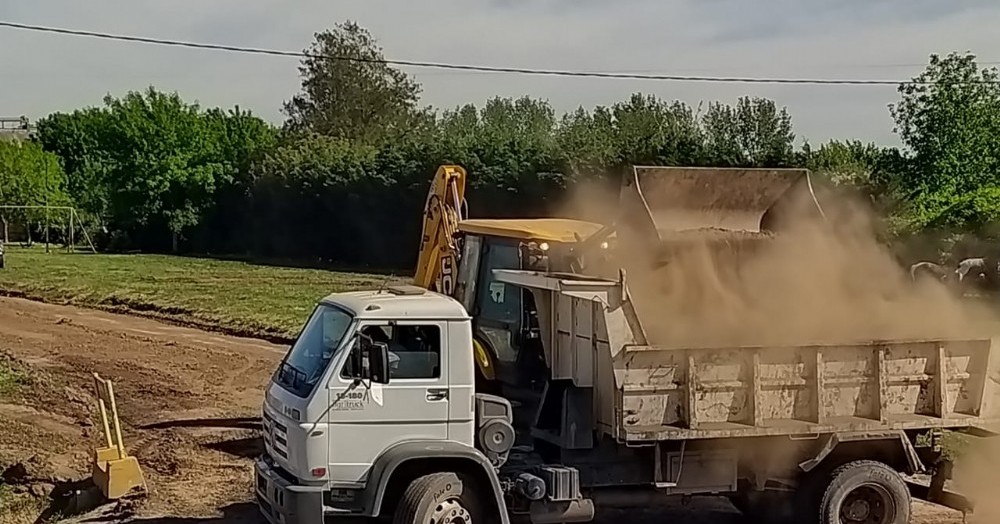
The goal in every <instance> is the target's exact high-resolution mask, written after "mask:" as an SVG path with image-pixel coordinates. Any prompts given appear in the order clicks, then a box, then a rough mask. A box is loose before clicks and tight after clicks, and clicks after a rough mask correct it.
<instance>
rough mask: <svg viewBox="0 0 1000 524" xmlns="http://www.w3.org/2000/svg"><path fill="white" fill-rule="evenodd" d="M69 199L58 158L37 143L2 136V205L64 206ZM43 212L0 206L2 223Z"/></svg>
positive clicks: (0, 156) (0, 183) (0, 171)
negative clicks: (0, 207) (7, 138)
mask: <svg viewBox="0 0 1000 524" xmlns="http://www.w3.org/2000/svg"><path fill="white" fill-rule="evenodd" d="M69 202H70V198H69V195H67V193H66V175H65V174H64V173H63V170H62V167H61V166H60V165H59V157H57V156H56V155H54V154H52V153H48V152H45V151H44V150H42V147H41V146H39V145H38V144H36V143H34V142H28V141H21V140H4V139H0V205H7V206H44V205H49V206H65V205H68V204H69ZM44 215H45V211H43V210H37V209H35V210H33V209H0V222H4V223H6V222H7V221H8V219H10V218H17V219H21V220H24V219H27V220H39V219H41V217H42V216H44ZM2 227H3V225H0V240H2V239H3V237H2V235H3V229H2Z"/></svg>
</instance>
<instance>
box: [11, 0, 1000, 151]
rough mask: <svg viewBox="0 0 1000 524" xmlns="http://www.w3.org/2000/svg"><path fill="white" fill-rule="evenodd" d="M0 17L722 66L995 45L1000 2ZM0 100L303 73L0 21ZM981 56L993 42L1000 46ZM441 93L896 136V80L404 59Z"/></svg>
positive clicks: (305, 8) (654, 3) (87, 11)
mask: <svg viewBox="0 0 1000 524" xmlns="http://www.w3.org/2000/svg"><path fill="white" fill-rule="evenodd" d="M0 19H2V20H8V21H16V22H23V23H31V24H39V25H51V26H61V27H71V28H79V29H89V30H97V31H107V32H114V33H122V34H137V35H143V36H153V37H163V38H174V39H188V40H197V41H205V42H213V43H232V44H241V45H248V46H257V47H270V48H278V49H291V50H301V49H304V48H306V47H307V46H308V45H309V43H310V41H311V39H312V35H313V33H315V32H317V31H321V30H323V29H325V28H327V27H330V26H331V25H333V24H334V23H337V22H340V21H343V20H345V19H353V20H356V21H357V22H358V23H360V24H361V25H363V26H365V27H367V28H368V29H369V30H370V31H372V33H373V34H374V35H375V36H376V37H377V38H378V39H379V41H380V43H381V44H382V46H383V47H384V49H385V52H386V54H387V56H389V57H392V58H400V59H411V60H431V61H441V62H456V63H475V64H489V65H501V66H523V67H534V68H560V69H586V70H606V71H626V72H631V71H634V72H658V73H671V74H696V75H711V76H721V75H725V76H782V77H830V78H834V77H839V78H890V79H901V78H909V77H912V76H914V75H916V74H917V73H919V72H920V70H921V69H922V66H921V65H920V64H923V63H925V62H926V60H927V56H928V54H930V53H932V52H939V53H947V52H949V51H952V50H959V51H965V50H972V51H979V52H981V53H988V52H991V51H993V50H994V49H996V48H997V44H998V43H1000V33H998V32H997V31H996V30H995V28H996V27H997V26H998V23H1000V4H997V3H996V2H987V1H983V0H969V1H966V2H961V3H944V2H938V1H934V0H883V1H879V2H870V1H862V0H814V1H811V2H800V1H795V0H758V1H755V2H746V1H745V0H619V1H616V2H606V1H599V0H530V1H529V0H423V1H421V2H419V3H417V2H399V1H395V2H390V1H388V0H367V1H364V2H361V1H350V0H344V1H338V2H331V1H329V0H323V1H320V0H296V1H295V2H288V1H287V0H286V1H281V0H213V1H211V2H205V1H199V0H172V1H170V2H148V1H147V2H136V1H134V0H93V1H89V2H79V1H75V0H44V1H37V2H7V3H4V4H3V5H0ZM0 49H3V50H4V86H3V93H4V98H3V107H2V108H0V113H7V114H12V115H18V114H28V115H30V116H31V117H32V118H38V117H40V116H43V115H45V114H47V113H49V112H51V111H57V110H70V109H73V108H75V107H79V106H84V105H96V104H99V103H100V100H101V97H102V96H103V95H104V94H105V93H108V92H110V93H113V94H122V93H124V92H125V91H127V90H130V89H142V88H144V87H146V86H148V85H155V86H157V87H159V88H162V89H167V90H177V91H179V92H180V93H181V94H182V95H183V96H184V97H185V98H187V99H192V100H198V101H199V102H201V103H202V104H204V105H224V106H232V105H234V104H239V105H240V106H242V107H246V108H250V109H253V110H254V111H255V112H256V113H258V114H260V115H261V116H264V117H265V118H268V119H269V120H272V121H275V122H280V121H281V118H282V117H281V114H280V107H281V104H282V102H283V101H284V100H287V99H288V98H289V97H291V96H292V95H293V94H294V93H295V92H296V91H297V90H298V71H297V67H298V63H297V61H296V60H294V59H288V58H277V57H263V56H244V55H237V54H233V53H224V52H215V51H197V50H189V49H177V48H165V47H156V46H149V45H143V44H125V43H120V42H107V41H99V40H94V39H86V38H80V37H69V36H58V35H48V34H37V33H29V32H24V31H17V30H13V29H0ZM997 58H1000V57H997V56H983V59H985V60H989V59H997ZM408 72H411V73H413V74H415V75H416V76H417V79H418V80H419V81H420V82H421V83H422V84H423V86H424V101H425V102H426V103H428V104H432V105H434V106H438V107H453V106H456V105H460V104H464V103H467V102H474V103H481V102H482V101H483V100H485V99H486V98H488V97H490V96H494V95H500V96H520V95H522V94H529V95H532V96H536V97H540V98H544V99H547V100H549V101H550V102H551V103H552V104H553V105H554V106H555V107H556V109H557V110H560V111H566V110H571V109H573V108H575V107H577V106H580V105H583V106H593V105H596V104H611V103H614V102H616V101H618V100H621V99H624V98H625V97H627V96H628V95H629V94H630V93H632V92H635V91H645V92H649V93H654V94H657V95H659V96H661V97H664V98H670V99H673V98H677V99H680V100H684V101H686V102H688V103H689V104H691V105H692V106H696V105H697V104H698V102H699V101H701V100H723V101H727V102H732V101H734V100H735V99H736V98H737V97H739V96H741V95H744V94H746V95H755V96H767V97H771V98H774V99H775V100H776V101H777V102H778V103H779V104H782V105H786V106H788V108H789V110H790V111H791V113H792V116H793V118H794V121H795V127H796V130H797V132H798V134H799V136H800V138H809V139H810V140H811V141H813V142H817V141H822V140H826V139H828V138H838V137H858V138H862V139H866V140H877V141H879V142H883V143H894V142H895V137H894V136H893V135H892V133H891V127H892V124H891V120H890V119H889V114H888V111H887V109H886V106H887V104H889V103H890V102H893V101H895V100H896V98H897V95H896V92H895V89H894V88H892V87H804V86H773V85H740V84H707V83H705V84H703V83H673V82H648V81H618V80H603V79H569V78H555V77H525V76H513V75H498V74H489V73H459V72H447V71H435V70H423V69H421V70H416V69H412V70H408Z"/></svg>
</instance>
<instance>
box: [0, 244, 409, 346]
mask: <svg viewBox="0 0 1000 524" xmlns="http://www.w3.org/2000/svg"><path fill="white" fill-rule="evenodd" d="M6 258H7V263H6V268H5V269H2V270H0V291H2V292H4V293H5V294H8V295H15V296H17V295H22V296H27V297H30V298H35V299H41V300H45V301H50V302H57V303H67V304H74V305H81V306H91V307H100V308H106V309H112V310H119V311H128V312H137V313H145V314H150V315H154V316H160V317H165V318H171V319H173V320H178V321H182V322H186V323H191V324H193V325H198V326H203V327H214V328H221V329H224V330H226V331H229V332H233V333H239V334H247V335H258V336H277V337H279V338H281V337H291V336H294V335H295V334H296V333H297V332H298V329H299V328H300V327H301V324H302V322H303V321H304V320H305V318H306V317H307V316H308V314H309V312H310V311H311V310H312V308H313V305H314V304H315V303H316V301H317V300H319V299H320V298H322V297H324V296H326V295H328V294H330V293H333V292H337V291H347V290H353V289H363V288H366V287H377V286H379V285H380V284H382V283H383V282H385V281H386V280H387V279H390V280H393V281H395V280H399V279H397V278H394V277H386V276H382V275H370V274H362V273H346V272H335V271H325V270H319V269H297V268H285V267H273V266H265V265H257V264H252V263H246V262H235V261H220V260H211V259H202V258H189V257H176V256H166V255H106V254H91V253H73V254H70V253H67V252H65V251H60V250H57V249H54V250H52V252H50V253H45V252H44V250H42V249H40V248H32V249H22V248H8V249H7V255H6Z"/></svg>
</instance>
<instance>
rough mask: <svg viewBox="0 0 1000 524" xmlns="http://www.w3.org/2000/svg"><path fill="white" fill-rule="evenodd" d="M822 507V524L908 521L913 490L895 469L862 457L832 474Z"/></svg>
mask: <svg viewBox="0 0 1000 524" xmlns="http://www.w3.org/2000/svg"><path fill="white" fill-rule="evenodd" d="M829 478H830V482H829V484H828V485H827V487H826V491H825V492H824V493H823V498H822V501H821V502H820V507H819V520H820V524H907V523H908V522H909V521H910V491H909V490H908V489H907V487H906V483H905V482H903V478H902V477H900V476H899V473H897V472H896V471H895V470H893V469H892V468H890V467H889V466H887V465H885V464H882V463H881V462H874V461H870V460H859V461H856V462H850V463H848V464H845V465H843V466H841V467H839V468H837V469H836V470H835V471H834V472H833V474H832V475H830V477H829Z"/></svg>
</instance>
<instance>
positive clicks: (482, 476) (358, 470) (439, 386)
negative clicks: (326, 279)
mask: <svg viewBox="0 0 1000 524" xmlns="http://www.w3.org/2000/svg"><path fill="white" fill-rule="evenodd" d="M481 402H482V401H480V403H481ZM475 403H476V399H475V391H474V364H473V352H472V321H471V318H470V316H469V314H468V313H467V312H466V310H465V308H464V307H463V306H462V305H461V304H460V303H459V302H458V301H457V300H455V299H453V298H451V297H448V296H445V295H441V294H437V293H433V292H430V291H427V290H424V289H422V288H417V287H413V286H402V287H390V288H387V289H384V290H376V291H365V292H355V293H339V294H335V295H331V296H329V297H326V298H325V299H323V300H322V301H321V302H320V303H319V305H318V306H317V307H316V308H315V310H314V312H313V313H312V316H311V317H310V319H309V320H308V322H307V323H306V324H305V327H304V328H303V329H302V331H301V333H300V334H299V336H298V338H297V339H296V341H295V343H294V344H293V345H292V347H291V349H290V351H289V352H288V354H287V355H286V356H285V358H284V359H283V360H282V361H281V364H280V365H279V366H278V369H277V371H276V372H275V373H274V375H273V377H272V380H271V382H270V384H269V385H268V387H267V390H266V394H265V402H264V405H263V413H262V415H263V441H264V447H265V454H264V456H263V457H261V458H260V459H259V460H258V462H257V467H256V485H257V497H258V501H259V503H260V506H261V508H262V511H263V512H264V513H265V515H266V516H267V517H268V518H269V520H271V521H272V522H282V523H285V524H291V523H292V522H321V521H322V520H321V519H322V518H323V517H324V516H326V517H329V516H336V515H341V514H343V515H366V516H378V515H379V513H380V509H381V508H382V507H383V504H382V502H383V500H382V499H383V497H384V496H385V494H386V493H393V492H392V491H391V490H392V489H395V490H396V491H398V490H399V487H398V486H392V487H388V486H386V485H385V484H384V483H385V482H388V479H389V478H390V476H391V474H392V473H393V471H394V470H396V469H397V468H398V467H401V466H403V465H404V463H405V462H407V460H408V459H411V458H413V457H414V456H419V457H421V459H422V460H429V459H433V458H434V457H439V458H441V459H442V460H452V461H460V462H461V463H462V464H465V468H466V471H470V472H472V473H470V474H471V475H473V476H475V478H476V479H477V481H478V482H491V483H492V482H493V481H495V480H496V474H495V472H494V470H493V468H492V467H490V465H489V460H488V459H487V458H486V456H485V455H484V454H483V453H482V452H480V451H478V450H477V449H476V448H475V429H476V421H475V418H476V417H475ZM498 406H499V408H500V409H499V413H500V415H501V418H502V415H503V413H504V403H503V402H499V403H498ZM505 434H506V433H505ZM408 450H409V451H408ZM415 450H416V451H415ZM407 467H410V468H413V467H415V466H414V464H413V463H412V462H411V463H409V466H407ZM491 472H492V473H491ZM397 478H398V477H397ZM399 495H401V493H394V494H392V496H393V497H397V496H399ZM316 519H320V520H316Z"/></svg>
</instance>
